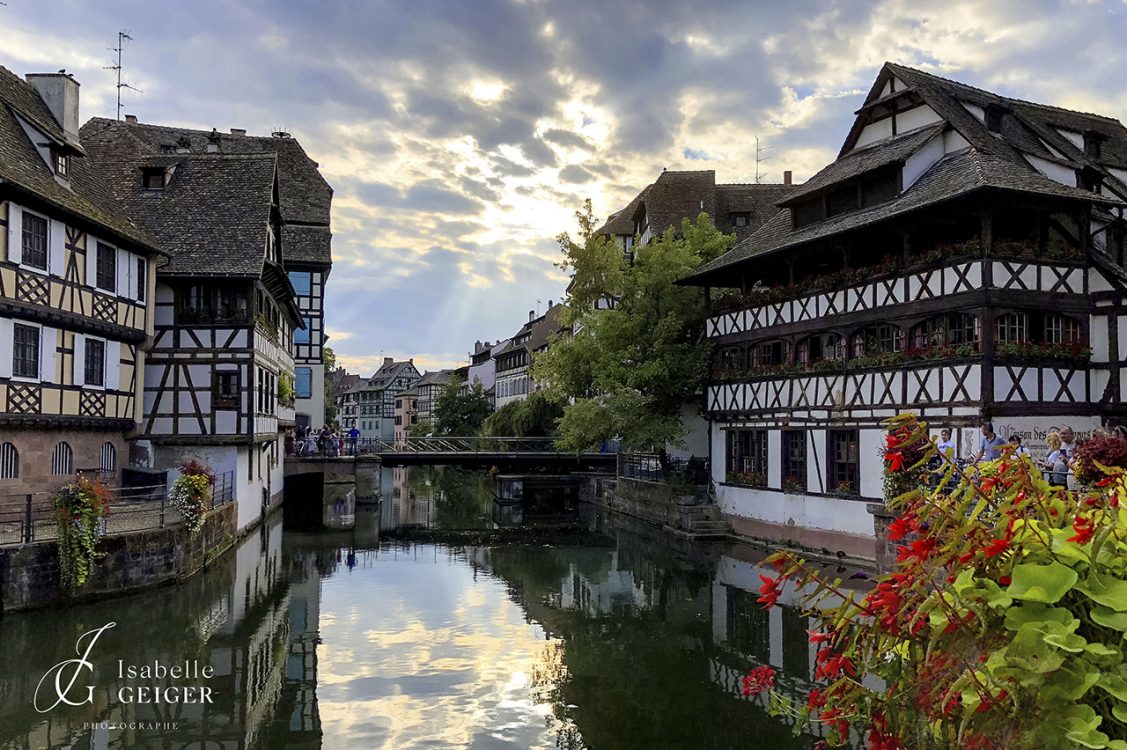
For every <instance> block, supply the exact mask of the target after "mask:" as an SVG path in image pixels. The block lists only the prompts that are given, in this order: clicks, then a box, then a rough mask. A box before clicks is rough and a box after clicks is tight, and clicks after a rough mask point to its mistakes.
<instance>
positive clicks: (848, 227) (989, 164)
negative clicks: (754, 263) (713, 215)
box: [682, 149, 1101, 285]
mask: <svg viewBox="0 0 1127 750" xmlns="http://www.w3.org/2000/svg"><path fill="white" fill-rule="evenodd" d="M986 188H997V189H1003V190H1011V191H1016V192H1027V193H1037V194H1040V195H1051V196H1055V197H1059V198H1072V199H1075V200H1081V201H1092V200H1101V199H1100V198H1099V196H1096V195H1094V194H1092V193H1089V192H1086V191H1084V190H1080V189H1079V188H1070V187H1068V186H1066V185H1061V184H1059V183H1056V182H1053V181H1052V180H1050V179H1048V178H1047V177H1043V176H1042V175H1041V174H1040V173H1038V172H1035V171H1033V170H1032V169H1028V170H1026V169H1022V168H1021V167H1018V166H1017V165H1014V164H1013V163H1011V162H1009V161H1007V160H1005V159H1003V158H1001V157H998V156H994V155H991V154H983V153H981V152H978V151H975V150H974V149H966V150H964V151H961V152H959V153H956V154H951V155H949V156H947V157H944V158H943V159H941V160H940V161H939V163H937V164H936V165H935V166H933V167H932V168H931V169H930V170H929V171H928V172H927V173H926V174H925V175H924V176H923V177H921V178H920V179H919V181H918V182H916V183H915V184H914V185H912V186H911V187H910V188H909V189H908V190H906V191H905V192H904V194H903V195H902V196H901V197H900V198H899V199H897V200H895V201H890V202H888V203H882V204H880V205H877V206H872V207H871V208H866V209H862V210H860V211H855V212H852V213H846V214H840V215H838V216H834V217H832V218H829V219H826V220H824V221H819V222H815V223H813V224H809V225H806V226H803V227H800V228H798V229H795V228H794V227H793V225H792V223H791V214H790V212H789V211H782V212H780V213H779V214H777V215H776V216H775V217H774V218H773V219H772V220H771V221H770V222H768V223H767V224H766V225H764V226H763V227H762V228H760V230H759V231H757V232H755V233H754V234H753V235H751V236H750V237H748V238H747V239H746V240H744V241H743V242H740V243H738V244H737V245H736V246H735V247H733V248H732V249H731V250H729V251H728V252H727V253H725V254H724V255H722V256H720V257H719V258H717V259H715V260H713V261H711V262H709V263H705V264H704V265H702V266H701V267H700V268H698V269H697V270H696V271H695V272H694V273H693V274H691V275H690V276H688V277H686V278H685V279H683V280H682V281H687V282H691V283H700V284H705V283H708V284H717V285H723V283H724V271H726V270H727V269H731V268H732V267H733V266H736V265H738V264H741V263H743V262H745V261H747V260H750V259H752V258H756V257H760V256H764V255H768V254H770V253H773V252H776V251H779V250H783V249H785V248H789V247H795V246H798V245H804V244H806V243H809V242H813V241H815V240H819V239H824V238H826V237H830V236H833V235H837V234H841V233H843V232H848V231H852V230H855V229H859V228H861V227H865V226H869V225H871V224H874V223H876V222H880V221H885V220H888V219H892V218H895V217H898V216H902V215H905V214H908V213H911V212H913V211H917V210H919V209H921V208H925V207H928V206H934V205H936V204H939V203H942V202H943V201H947V200H951V199H952V198H957V197H960V196H963V195H967V194H969V193H972V192H974V191H977V190H981V189H986Z"/></svg>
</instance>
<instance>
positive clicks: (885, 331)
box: [850, 324, 904, 357]
mask: <svg viewBox="0 0 1127 750" xmlns="http://www.w3.org/2000/svg"><path fill="white" fill-rule="evenodd" d="M852 344H853V345H852V346H851V347H850V356H852V357H868V356H873V355H877V354H889V353H892V352H899V351H902V350H903V349H904V332H903V331H901V330H900V328H899V327H898V326H894V325H889V324H884V325H879V326H872V327H871V328H866V329H865V330H863V331H858V332H857V333H855V334H853V341H852Z"/></svg>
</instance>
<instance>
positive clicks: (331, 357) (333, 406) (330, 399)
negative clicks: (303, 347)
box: [321, 346, 339, 424]
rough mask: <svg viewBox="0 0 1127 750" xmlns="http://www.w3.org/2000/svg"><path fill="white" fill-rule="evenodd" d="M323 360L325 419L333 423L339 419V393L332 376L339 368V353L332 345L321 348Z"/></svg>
mask: <svg viewBox="0 0 1127 750" xmlns="http://www.w3.org/2000/svg"><path fill="white" fill-rule="evenodd" d="M321 361H322V362H323V363H324V365H325V421H326V422H327V423H329V424H332V423H334V422H336V421H337V396H338V395H339V394H338V393H337V389H336V381H334V380H333V379H332V377H331V375H332V372H333V370H335V369H337V355H336V352H334V351H333V350H332V349H331V348H330V347H327V346H325V347H322V348H321Z"/></svg>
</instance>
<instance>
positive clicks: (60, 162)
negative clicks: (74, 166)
mask: <svg viewBox="0 0 1127 750" xmlns="http://www.w3.org/2000/svg"><path fill="white" fill-rule="evenodd" d="M53 154H54V157H55V174H56V175H58V176H59V177H69V176H70V156H69V155H68V154H65V153H63V152H62V151H54V152H53Z"/></svg>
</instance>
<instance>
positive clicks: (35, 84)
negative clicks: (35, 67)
mask: <svg viewBox="0 0 1127 750" xmlns="http://www.w3.org/2000/svg"><path fill="white" fill-rule="evenodd" d="M26 77H27V82H28V83H30V84H31V86H32V88H34V89H35V90H36V92H38V93H39V96H40V98H41V99H43V102H44V103H45V104H46V105H47V109H49V110H51V114H52V115H54V116H55V119H56V120H57V121H58V123H59V125H61V126H62V128H63V134H64V135H65V136H66V139H67V140H68V141H71V142H72V143H75V144H77V143H78V81H76V80H74V79H73V78H71V76H70V74H68V73H67V72H66V71H63V70H60V71H59V72H58V73H28V74H27V76H26Z"/></svg>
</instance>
